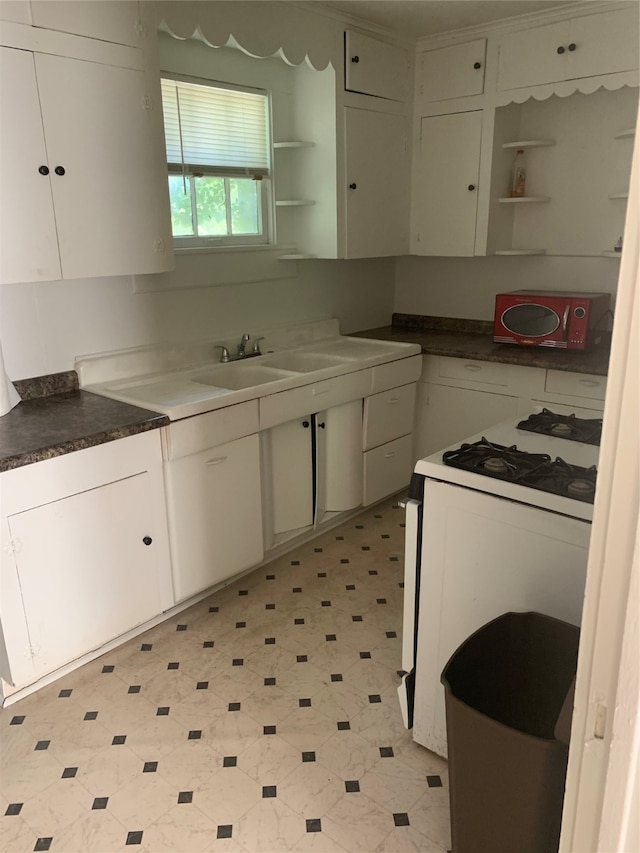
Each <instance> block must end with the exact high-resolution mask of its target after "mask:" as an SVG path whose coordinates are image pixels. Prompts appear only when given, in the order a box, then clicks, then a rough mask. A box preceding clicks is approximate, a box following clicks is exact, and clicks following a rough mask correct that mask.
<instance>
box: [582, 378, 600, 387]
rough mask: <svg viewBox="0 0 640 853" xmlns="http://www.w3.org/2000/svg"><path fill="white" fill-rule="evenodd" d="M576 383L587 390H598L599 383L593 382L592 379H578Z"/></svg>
mask: <svg viewBox="0 0 640 853" xmlns="http://www.w3.org/2000/svg"><path fill="white" fill-rule="evenodd" d="M578 382H579V383H580V384H581V385H586V386H587V387H588V388H599V387H600V383H599V382H595V381H594V380H593V379H579V380H578Z"/></svg>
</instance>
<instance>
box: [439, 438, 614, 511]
mask: <svg viewBox="0 0 640 853" xmlns="http://www.w3.org/2000/svg"><path fill="white" fill-rule="evenodd" d="M442 461H443V462H444V463H445V465H451V466H452V467H454V468H462V469H464V470H465V471H472V472H474V473H476V474H480V475H481V476H484V477H494V478H495V479H498V480H508V481H510V482H512V483H517V484H518V485H521V486H529V487H530V488H532V489H539V490H540V491H543V492H551V493H552V494H555V495H562V496H564V497H568V498H573V499H576V500H579V501H585V502H586V503H593V499H594V495H595V490H596V476H597V471H596V468H595V466H593V467H591V468H581V467H579V466H578V465H570V464H569V463H568V462H565V461H564V459H560V458H557V459H555V460H552V459H551V457H550V456H549V455H547V454H546V453H527V452H526V451H524V450H518V448H517V447H516V446H515V445H512V446H511V447H504V446H503V445H500V444H493V443H492V442H490V441H488V440H487V439H486V438H484V437H483V438H482V439H481V440H480V441H476V442H474V443H473V444H462V445H461V446H460V447H459V448H458V449H457V450H447V451H445V452H444V453H443V455H442Z"/></svg>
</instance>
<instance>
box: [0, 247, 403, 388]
mask: <svg viewBox="0 0 640 853" xmlns="http://www.w3.org/2000/svg"><path fill="white" fill-rule="evenodd" d="M393 264H394V262H393V259H392V258H389V259H382V260H362V261H305V262H303V263H299V264H298V276H297V277H295V278H289V279H285V280H276V281H269V282H253V283H248V284H234V285H226V286H225V285H222V286H217V287H209V288H197V289H192V290H183V291H168V292H166V293H134V292H133V287H132V282H131V279H130V278H128V277H123V278H101V279H79V280H75V281H64V282H62V281H60V282H44V283H38V284H31V283H27V284H6V285H2V286H1V287H0V340H1V341H2V347H3V351H4V360H5V366H6V369H7V373H8V375H9V378H10V379H26V378H28V377H31V376H40V375H43V374H47V373H56V372H58V371H63V370H72V369H73V362H74V358H75V357H76V356H78V355H87V354H89V353H97V352H104V351H106V350H114V349H121V348H124V347H132V346H141V345H144V344H151V343H158V342H161V341H168V340H191V341H193V340H198V339H207V338H214V337H221V336H223V335H224V334H225V332H228V331H232V330H240V331H247V332H249V333H250V334H253V333H254V331H255V330H258V329H259V328H263V327H265V326H268V327H273V326H277V325H282V324H286V323H294V322H299V321H303V320H317V319H321V318H326V317H336V318H338V319H339V321H340V330H341V332H342V333H348V332H352V331H357V330H359V329H366V328H370V327H373V326H382V325H385V324H386V323H388V322H390V319H391V312H392V310H393V270H394V266H393Z"/></svg>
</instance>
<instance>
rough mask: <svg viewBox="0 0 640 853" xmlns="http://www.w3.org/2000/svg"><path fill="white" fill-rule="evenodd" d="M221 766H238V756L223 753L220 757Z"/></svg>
mask: <svg viewBox="0 0 640 853" xmlns="http://www.w3.org/2000/svg"><path fill="white" fill-rule="evenodd" d="M222 766H223V767H237V766H238V756H237V755H225V757H224V758H223V759H222Z"/></svg>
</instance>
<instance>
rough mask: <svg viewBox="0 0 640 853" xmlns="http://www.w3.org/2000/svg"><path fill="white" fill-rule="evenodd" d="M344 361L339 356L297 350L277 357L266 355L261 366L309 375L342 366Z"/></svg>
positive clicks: (279, 354)
mask: <svg viewBox="0 0 640 853" xmlns="http://www.w3.org/2000/svg"><path fill="white" fill-rule="evenodd" d="M345 360H346V359H344V358H343V357H341V356H339V355H329V354H327V353H317V352H303V351H301V350H297V351H294V352H282V353H278V354H277V355H268V356H266V357H265V358H264V359H263V361H262V364H265V365H268V366H270V367H275V368H278V369H280V370H290V371H293V372H294V373H311V372H312V371H314V370H326V369H327V368H328V367H337V366H338V365H340V364H344V363H345Z"/></svg>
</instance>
